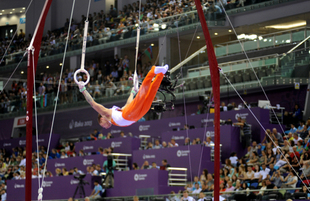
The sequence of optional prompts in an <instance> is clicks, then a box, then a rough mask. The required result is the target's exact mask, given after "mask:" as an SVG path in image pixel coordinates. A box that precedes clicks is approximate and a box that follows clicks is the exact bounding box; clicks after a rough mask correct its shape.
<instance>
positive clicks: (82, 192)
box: [73, 179, 89, 200]
mask: <svg viewBox="0 0 310 201" xmlns="http://www.w3.org/2000/svg"><path fill="white" fill-rule="evenodd" d="M86 184H89V183H88V182H85V181H84V180H83V179H79V183H78V185H77V187H76V189H75V192H74V194H73V200H74V197H75V195H76V193H77V192H78V191H79V194H80V198H85V190H84V185H86ZM82 196H83V197H82Z"/></svg>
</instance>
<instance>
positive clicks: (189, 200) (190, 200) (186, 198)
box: [181, 190, 195, 201]
mask: <svg viewBox="0 0 310 201" xmlns="http://www.w3.org/2000/svg"><path fill="white" fill-rule="evenodd" d="M181 201H195V199H194V198H193V197H191V196H189V195H188V191H187V190H185V191H183V197H182V198H181Z"/></svg>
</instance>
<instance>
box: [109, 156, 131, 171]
mask: <svg viewBox="0 0 310 201" xmlns="http://www.w3.org/2000/svg"><path fill="white" fill-rule="evenodd" d="M111 155H112V156H114V161H115V164H116V169H117V170H118V171H124V170H128V158H129V157H131V156H132V155H131V154H122V153H112V154H111Z"/></svg>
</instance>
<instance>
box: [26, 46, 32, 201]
mask: <svg viewBox="0 0 310 201" xmlns="http://www.w3.org/2000/svg"><path fill="white" fill-rule="evenodd" d="M32 65H33V64H32V51H31V50H29V49H28V64H27V68H28V69H27V112H26V121H27V124H26V183H25V185H26V187H25V200H26V201H31V180H32V110H33V107H32V106H33V67H32Z"/></svg>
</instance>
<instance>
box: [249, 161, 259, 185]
mask: <svg viewBox="0 0 310 201" xmlns="http://www.w3.org/2000/svg"><path fill="white" fill-rule="evenodd" d="M259 171H260V168H259V166H258V165H257V164H256V165H255V166H254V171H253V172H254V174H253V177H252V178H251V183H254V182H258V181H259V179H260V172H259Z"/></svg>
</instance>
